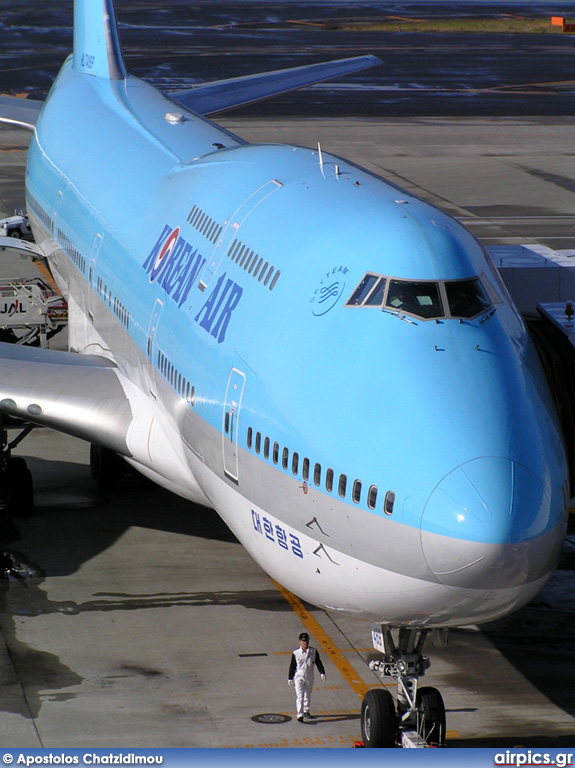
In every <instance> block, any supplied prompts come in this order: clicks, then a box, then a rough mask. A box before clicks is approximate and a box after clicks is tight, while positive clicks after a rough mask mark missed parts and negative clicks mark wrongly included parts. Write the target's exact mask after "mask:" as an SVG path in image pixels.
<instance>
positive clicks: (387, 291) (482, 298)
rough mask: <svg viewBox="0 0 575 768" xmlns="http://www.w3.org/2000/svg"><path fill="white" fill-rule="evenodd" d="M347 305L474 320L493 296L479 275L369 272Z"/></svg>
mask: <svg viewBox="0 0 575 768" xmlns="http://www.w3.org/2000/svg"><path fill="white" fill-rule="evenodd" d="M346 306H347V307H379V308H380V309H383V310H387V311H389V312H398V313H399V314H401V315H410V316H412V317H417V318H420V319H422V320H433V319H439V318H458V319H471V318H474V317H477V316H478V315H480V314H483V313H484V312H487V311H488V310H489V309H490V308H491V307H492V306H493V304H492V302H491V299H490V298H489V296H488V293H487V290H486V288H485V286H484V285H483V283H482V281H481V278H480V277H471V278H466V279H464V280H440V281H436V280H397V279H395V278H391V277H387V276H385V275H378V274H376V273H375V272H366V274H365V275H364V276H363V278H362V279H361V281H360V283H359V285H358V286H357V287H356V288H355V289H354V291H353V292H352V294H351V296H350V297H349V299H348V300H347V302H346Z"/></svg>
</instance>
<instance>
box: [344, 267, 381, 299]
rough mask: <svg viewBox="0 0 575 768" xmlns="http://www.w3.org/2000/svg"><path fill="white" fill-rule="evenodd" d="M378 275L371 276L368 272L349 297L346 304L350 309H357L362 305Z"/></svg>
mask: <svg viewBox="0 0 575 768" xmlns="http://www.w3.org/2000/svg"><path fill="white" fill-rule="evenodd" d="M377 278H378V275H372V274H371V273H370V272H368V273H367V274H366V275H365V276H364V278H363V280H362V281H361V283H360V284H359V285H358V286H357V288H356V289H355V291H354V292H353V293H352V294H351V296H350V297H349V299H348V301H347V304H348V305H349V306H351V307H357V306H359V305H360V304H363V303H364V301H365V300H366V298H367V297H368V296H369V293H370V291H371V289H372V288H373V286H374V285H375V283H376V282H377Z"/></svg>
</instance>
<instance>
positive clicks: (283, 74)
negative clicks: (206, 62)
mask: <svg viewBox="0 0 575 768" xmlns="http://www.w3.org/2000/svg"><path fill="white" fill-rule="evenodd" d="M378 64H381V60H380V59H378V58H377V56H371V55H369V56H354V57H352V58H349V59H339V60H337V61H326V62H323V63H321V64H310V65H307V66H304V67H292V68H291V69H280V70H275V71H273V72H263V73H262V74H259V75H245V76H244V77H233V78H230V79H228V80H217V81H215V82H211V83H202V84H200V85H197V86H195V87H194V88H189V89H187V90H185V91H176V93H171V94H170V96H171V98H173V99H175V100H176V101H179V102H180V103H181V104H183V105H184V106H185V107H188V109H192V110H193V111H194V112H198V113H199V114H201V115H211V114H214V112H223V111H224V110H226V109H232V108H233V107H240V106H243V105H244V104H251V103H252V102H254V101H260V100H261V99H267V98H269V97H271V96H277V95H278V94H280V93H286V92H287V91H293V90H295V89H297V88H303V87H304V86H306V85H313V84H314V83H321V82H323V81H324V80H331V79H333V78H334V77H340V76H342V75H349V74H350V73H351V72H358V71H360V70H362V69H368V68H369V67H374V66H377V65H378Z"/></svg>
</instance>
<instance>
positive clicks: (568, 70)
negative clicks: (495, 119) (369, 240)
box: [0, 0, 575, 117]
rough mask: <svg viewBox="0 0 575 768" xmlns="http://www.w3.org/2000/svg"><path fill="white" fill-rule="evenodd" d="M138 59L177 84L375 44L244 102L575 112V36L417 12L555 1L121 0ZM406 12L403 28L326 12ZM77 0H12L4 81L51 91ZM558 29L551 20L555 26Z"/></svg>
mask: <svg viewBox="0 0 575 768" xmlns="http://www.w3.org/2000/svg"><path fill="white" fill-rule="evenodd" d="M116 6H117V16H118V21H119V26H120V36H121V39H122V44H123V47H124V51H125V57H126V61H127V64H128V68H129V70H130V71H131V72H132V73H133V74H136V75H139V76H141V77H145V78H146V79H148V80H150V81H151V82H152V83H153V84H154V85H156V86H158V87H162V88H164V89H166V90H169V91H176V90H178V89H183V88H189V87H191V86H193V85H194V84H196V83H198V82H204V81H209V80H213V79H219V78H226V77H232V76H240V75H247V74H253V73H256V72H262V71H267V70H273V69H281V68H286V67H290V66H300V65H303V64H311V63H315V62H318V61H326V60H329V59H337V58H345V57H348V56H354V55H360V54H365V53H371V54H374V55H376V56H378V57H379V58H380V59H381V60H382V62H383V63H382V65H381V66H379V67H376V68H373V69H370V70H366V71H364V72H359V73H356V74H354V75H350V76H348V77H346V78H341V79H338V80H337V81H334V82H330V83H327V84H322V85H317V86H313V87H311V88H307V89H304V90H303V91H301V92H296V93H292V94H285V95H282V96H280V97H277V98H275V99H272V100H269V101H267V102H262V103H259V104H255V105H251V106H249V107H244V108H242V109H241V110H238V114H242V115H245V116H256V115H258V116H263V115H266V116H284V117H285V116H298V117H299V116H302V115H308V116H318V117H319V116H321V117H328V116H332V117H335V116H338V117H350V116H358V115H362V116H371V117H393V116H395V117H397V116H415V115H420V116H429V115H438V116H439V115H443V116H454V115H461V116H471V115H474V116H484V115H499V116H520V115H549V116H550V115H571V114H572V113H573V103H574V101H575V36H574V35H570V34H561V33H555V34H551V33H550V34H505V33H500V34H449V35H444V34H436V33H435V34H434V33H429V34H421V33H417V32H416V31H414V28H416V27H417V23H416V22H417V20H419V19H424V18H428V17H429V16H433V17H445V16H448V17H452V18H453V17H455V18H458V17H465V16H478V15H489V16H492V17H496V18H507V17H517V16H520V17H521V16H527V17H529V18H533V17H536V18H547V19H549V21H550V18H551V15H564V16H566V17H568V18H569V14H570V13H572V4H570V3H569V2H566V0H557V2H535V3H533V2H521V0H519V1H518V2H479V3H477V2H476V3H471V2H465V1H463V2H433V3H422V2H408V1H407V2H406V1H405V0H403V1H402V0H398V1H397V2H381V1H380V0H368V1H367V2H362V3H354V2H349V1H347V2H346V1H345V0H339V1H337V2H314V1H313V0H312V2H305V3H300V4H292V3H286V2H273V0H272V1H271V2H268V3H258V2H253V0H252V1H251V2H243V1H242V0H237V1H236V2H233V0H227V1H226V0H224V2H218V3H213V2H208V1H207V0H203V1H202V2H198V3H189V2H187V0H164V2H162V3H161V4H158V3H157V2H152V0H138V2H133V0H130V2H128V1H127V0H123V1H122V0H119V1H118V2H117V4H116ZM390 16H393V17H401V18H404V19H405V20H406V21H405V29H402V31H401V32H394V33H391V32H360V33H358V32H357V31H354V30H353V29H352V30H342V31H334V30H330V29H329V28H324V27H323V26H318V25H325V24H326V22H328V21H330V20H332V21H342V20H343V19H352V20H363V21H366V20H374V21H377V20H381V19H386V18H388V17H390ZM71 24H72V6H71V2H70V0H63V1H62V2H59V3H54V2H53V1H52V0H17V1H16V0H3V3H2V15H1V16H0V36H1V39H2V47H1V49H0V93H25V94H29V95H31V96H36V97H41V96H43V95H45V94H46V92H47V90H48V89H49V87H50V85H51V83H52V81H53V79H54V77H55V76H56V74H57V72H58V70H59V68H60V66H61V63H62V61H63V60H64V59H65V57H66V56H67V55H68V54H69V53H70V52H71V49H72V27H71ZM549 28H550V29H551V25H550V27H549Z"/></svg>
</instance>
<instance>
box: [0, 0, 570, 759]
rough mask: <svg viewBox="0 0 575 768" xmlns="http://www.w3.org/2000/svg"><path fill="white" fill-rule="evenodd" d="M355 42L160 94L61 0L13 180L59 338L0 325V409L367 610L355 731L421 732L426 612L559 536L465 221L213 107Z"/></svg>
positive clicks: (544, 473) (349, 608) (455, 601)
mask: <svg viewBox="0 0 575 768" xmlns="http://www.w3.org/2000/svg"><path fill="white" fill-rule="evenodd" d="M102 8H104V12H102ZM373 63H374V62H373V59H372V57H361V58H360V59H359V61H357V60H347V61H344V62H343V63H331V64H326V65H319V69H318V68H317V66H318V65H316V68H310V69H307V68H298V69H297V70H296V71H293V70H292V71H290V70H288V71H286V72H285V73H272V74H267V75H258V76H254V77H253V78H250V77H245V78H239V79H236V80H228V81H223V82H220V83H208V84H205V85H203V86H198V87H196V88H194V89H191V90H189V91H184V92H181V93H180V94H175V95H172V97H170V98H167V97H166V96H164V95H162V94H161V93H159V92H158V91H156V90H155V89H153V88H151V87H150V86H149V85H147V84H146V83H144V82H143V81H141V80H138V79H137V78H134V77H132V76H130V75H128V74H127V72H126V69H125V65H124V62H123V59H122V53H121V49H120V44H119V38H118V34H117V28H116V23H115V20H114V8H113V4H112V2H111V0H76V2H75V26H74V53H73V55H72V56H71V57H70V58H69V59H68V60H67V61H66V62H65V64H64V66H63V68H62V70H61V72H60V74H59V76H58V78H57V80H56V81H55V83H54V86H53V88H52V90H51V92H50V95H49V97H48V99H47V101H46V103H45V105H44V106H43V108H42V110H41V112H40V114H39V116H38V118H37V122H36V123H35V127H34V135H33V138H32V142H31V145H30V150H29V160H28V169H27V181H26V201H27V207H28V212H29V216H30V222H31V226H32V229H33V232H34V235H35V238H36V242H37V245H38V247H39V249H40V250H41V251H42V252H43V253H44V254H45V255H46V258H47V259H48V261H49V264H50V267H51V269H52V272H53V275H54V277H55V279H56V280H57V282H58V284H59V286H60V288H61V290H62V292H63V293H64V295H65V297H66V299H67V301H68V306H69V339H70V342H69V343H70V352H68V353H65V352H57V351H53V350H49V349H47V350H46V349H40V350H29V349H24V348H22V347H16V346H13V345H2V346H1V348H0V349H1V351H0V409H1V410H2V411H3V412H4V413H5V414H7V415H9V416H10V417H19V418H21V419H23V420H24V421H26V422H30V423H33V424H43V425H47V426H50V427H53V428H56V429H59V430H62V431H64V432H68V433H70V434H73V435H75V436H78V437H81V438H84V439H85V440H87V441H89V442H90V443H91V444H92V446H93V448H92V453H91V455H92V463H93V469H94V472H95V473H96V474H97V475H98V476H99V477H100V479H101V480H102V481H106V479H107V475H108V472H109V471H110V470H109V469H108V468H109V467H110V466H111V464H112V463H113V462H110V461H109V460H108V459H109V456H110V455H111V454H119V455H121V456H123V457H124V458H125V460H126V461H127V462H128V463H129V464H131V465H132V466H134V467H136V468H137V469H139V470H140V471H141V472H142V473H143V474H145V475H146V476H148V477H149V478H151V479H153V480H155V481H156V482H158V483H159V484H161V485H162V486H164V487H166V488H169V489H170V490H172V491H175V492H176V493H179V494H180V495H182V496H184V497H185V498H188V499H190V500H192V501H195V502H197V503H200V504H205V505H210V506H212V507H214V508H215V509H216V510H217V511H218V513H219V514H220V515H221V516H222V517H223V519H224V520H225V521H226V522H227V524H228V525H229V527H230V528H231V529H232V531H233V532H234V533H235V535H236V536H237V537H238V539H239V540H240V541H241V542H242V543H243V544H244V546H245V547H246V548H247V549H248V551H249V552H250V553H251V554H252V556H253V557H254V559H255V560H256V561H257V562H258V563H259V564H260V565H261V566H262V567H263V568H264V569H265V570H266V571H267V572H268V573H269V574H270V575H271V576H272V577H273V578H274V579H276V580H277V581H279V582H280V583H282V584H283V585H284V586H285V587H287V588H288V589H290V590H292V591H293V592H294V593H296V594H297V595H299V596H301V597H302V598H304V599H305V600H308V601H309V602H311V603H314V604H316V605H318V606H321V607H323V608H325V609H327V610H330V611H339V612H345V613H348V614H351V615H353V616H355V617H357V618H358V619H363V620H367V621H373V622H375V627H374V630H373V633H374V642H375V644H376V647H378V648H379V649H380V650H381V651H382V653H383V657H382V660H381V661H379V662H376V664H375V668H376V669H377V670H378V671H379V672H380V673H381V674H382V675H383V676H386V677H389V676H390V677H392V678H395V679H396V680H397V685H398V695H397V706H396V704H395V702H394V700H393V698H392V697H391V696H390V694H389V693H388V692H387V691H386V690H373V691H370V692H369V693H368V694H367V695H366V697H365V698H364V701H363V703H362V732H363V737H364V741H365V743H366V745H367V746H369V747H374V746H384V747H391V746H394V745H395V744H396V743H397V742H399V743H400V744H401V745H404V746H431V745H434V746H436V745H443V744H444V741H445V707H444V705H443V701H442V698H441V695H440V693H439V692H438V691H437V690H436V689H435V688H432V687H428V686H425V687H419V686H418V680H419V678H420V677H421V676H422V675H423V674H424V673H425V671H426V669H427V666H428V664H429V662H428V659H427V658H426V657H425V656H424V655H423V648H424V642H425V639H426V635H427V633H428V631H429V630H435V633H436V634H440V635H443V634H444V630H445V629H446V628H449V627H453V626H461V625H466V624H470V623H480V622H484V621H489V620H493V619H495V618H497V617H499V616H503V615H505V614H507V613H509V612H510V611H513V610H515V609H517V608H519V607H520V606H522V605H524V604H525V603H526V602H528V601H529V600H530V599H531V598H532V597H533V596H534V595H535V594H536V593H537V592H538V591H539V590H540V589H541V588H542V586H543V585H544V584H545V583H546V581H547V580H548V578H549V576H550V575H551V573H552V571H553V569H554V567H555V565H556V562H557V559H558V556H559V552H560V548H561V545H562V541H563V538H564V532H565V526H566V507H567V499H568V493H569V486H568V478H567V468H566V461H565V452H564V447H563V442H562V438H561V433H560V429H559V425H558V421H557V417H556V414H555V411H554V407H553V405H552V401H551V397H550V394H549V391H548V387H547V383H546V381H545V377H544V374H543V372H542V370H541V367H540V363H539V360H538V357H537V354H536V352H535V350H534V348H533V346H532V344H531V342H530V340H529V337H528V335H527V333H526V330H525V327H524V324H523V322H522V320H521V317H520V316H519V314H518V312H517V311H516V309H515V308H514V306H513V304H512V302H511V300H510V298H509V296H508V294H507V291H506V289H505V287H504V285H503V284H502V282H501V280H500V278H499V275H498V273H497V271H496V269H495V268H494V266H493V263H492V262H491V260H490V258H489V256H488V255H487V253H486V252H485V250H484V248H483V247H482V246H481V245H480V244H479V243H478V242H477V241H476V240H475V239H474V238H473V237H472V235H471V234H470V233H469V232H467V231H466V230H465V229H464V228H463V227H462V226H461V225H460V224H459V223H458V222H456V221H455V220H453V219H452V218H450V217H449V216H447V215H445V214H444V213H442V212H441V211H440V210H438V209H436V208H433V207H431V206H430V205H428V204H426V203H424V202H422V201H420V200H418V199H417V198H415V197H413V196H412V195H410V194H409V193H407V192H405V191H402V190H400V189H399V188H398V187H396V186H394V185H391V184H388V183H386V182H385V181H383V180H382V179H380V178H377V177H375V176H373V175H372V174H370V173H367V172H366V171H364V170H362V169H361V168H358V167H356V166H354V165H353V164H352V163H350V162H348V161H346V160H344V159H341V158H337V157H334V156H332V155H329V154H327V153H324V152H321V150H320V149H319V148H318V149H317V150H315V149H306V148H302V147H295V146H280V145H250V144H247V143H246V142H245V141H243V140H242V139H241V138H239V137H238V136H235V135H233V134H231V133H229V132H228V131H225V130H223V129H221V128H220V127H219V126H217V125H216V124H215V123H213V122H211V121H210V120H208V119H207V118H206V117H205V115H207V114H212V113H214V112H217V111H221V110H222V109H224V108H228V107H231V106H234V105H237V104H239V103H245V102H246V101H251V100H254V99H256V98H259V97H264V96H269V95H272V94H273V93H277V92H280V91H281V90H285V89H288V88H292V87H295V86H298V85H302V84H304V83H305V82H312V81H313V80H314V78H315V79H318V78H319V79H321V78H322V77H324V76H333V75H335V74H341V73H343V72H346V71H351V70H353V68H354V67H358V66H365V65H368V64H373ZM9 106H10V105H9V104H7V103H4V106H3V107H2V108H3V109H4V108H5V113H7V116H8V119H12V120H16V119H17V118H16V117H14V113H12V116H11V115H10V114H9V111H10V110H9ZM26 120H29V117H27V118H26ZM26 120H22V121H21V122H26ZM31 122H33V121H31ZM119 200H121V201H122V204H121V205H119V204H118V201H119ZM6 471H7V472H9V471H10V468H9V465H8V466H7V469H6Z"/></svg>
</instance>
